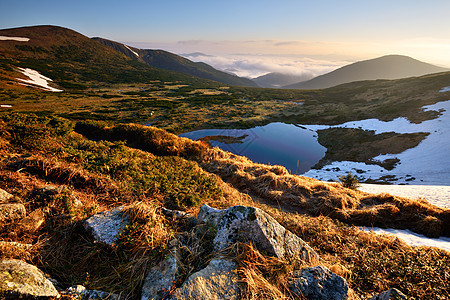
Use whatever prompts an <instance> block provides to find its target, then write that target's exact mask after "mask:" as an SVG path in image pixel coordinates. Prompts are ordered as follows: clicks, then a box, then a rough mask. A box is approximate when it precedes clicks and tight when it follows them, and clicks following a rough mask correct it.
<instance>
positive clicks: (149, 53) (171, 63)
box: [92, 37, 258, 87]
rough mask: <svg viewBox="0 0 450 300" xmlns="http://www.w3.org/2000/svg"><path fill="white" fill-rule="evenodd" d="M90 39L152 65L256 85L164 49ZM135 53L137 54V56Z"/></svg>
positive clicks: (224, 80) (229, 82)
mask: <svg viewBox="0 0 450 300" xmlns="http://www.w3.org/2000/svg"><path fill="white" fill-rule="evenodd" d="M92 39H93V40H95V41H97V42H99V43H102V44H104V45H106V46H108V47H110V48H113V49H115V50H117V51H119V52H121V53H123V54H125V55H126V56H127V57H129V58H132V59H137V60H138V61H141V62H143V63H146V64H147V65H149V66H152V67H156V68H160V69H164V70H170V71H176V72H181V73H185V74H189V75H192V76H196V77H199V78H203V79H208V80H213V81H217V82H220V83H224V84H230V85H237V86H246V87H257V86H258V85H257V84H256V83H255V82H253V81H252V80H250V79H248V78H243V77H238V76H235V75H231V74H229V73H226V72H223V71H220V70H217V69H215V68H213V67H212V66H210V65H208V64H206V63H204V62H193V61H191V60H189V59H187V58H185V57H182V56H180V55H177V54H174V53H171V52H168V51H165V50H159V49H158V50H153V49H138V48H134V47H130V46H127V45H125V44H122V43H119V42H115V41H111V40H107V39H104V38H100V37H95V38H92ZM136 54H138V56H137V55H136Z"/></svg>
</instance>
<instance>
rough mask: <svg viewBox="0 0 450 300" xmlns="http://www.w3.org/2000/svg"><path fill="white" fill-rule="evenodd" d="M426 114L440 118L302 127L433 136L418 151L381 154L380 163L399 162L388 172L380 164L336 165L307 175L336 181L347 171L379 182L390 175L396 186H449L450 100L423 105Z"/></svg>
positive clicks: (333, 164) (400, 119) (428, 137)
mask: <svg viewBox="0 0 450 300" xmlns="http://www.w3.org/2000/svg"><path fill="white" fill-rule="evenodd" d="M423 109H424V110H425V111H439V112H440V114H441V115H440V116H439V117H438V118H436V119H433V120H426V121H424V122H422V123H420V124H413V123H410V122H409V121H408V120H407V119H406V118H397V119H394V120H392V121H389V122H383V121H380V120H377V119H367V120H362V121H354V122H347V123H344V124H341V125H335V126H327V125H303V126H304V127H306V128H308V129H310V130H314V131H317V130H320V129H327V128H337V127H343V128H359V129H363V130H373V131H375V133H376V134H380V133H383V132H396V133H414V132H429V133H430V134H429V135H428V136H427V137H426V138H425V139H424V140H423V141H422V142H421V143H420V144H419V145H418V146H417V147H415V148H411V149H408V150H406V151H404V152H402V153H400V154H387V155H379V156H377V157H375V158H374V160H377V161H383V160H385V159H392V158H398V159H399V160H400V162H399V163H398V164H397V165H396V167H395V168H394V169H393V170H390V171H388V170H386V169H384V168H382V167H380V166H378V165H367V164H365V163H359V162H349V161H342V162H333V163H331V164H330V165H326V166H324V167H323V168H322V169H320V170H310V171H308V172H307V173H305V174H304V175H305V176H308V177H314V178H317V179H321V180H337V179H338V177H339V176H340V175H345V174H346V173H348V172H352V173H356V174H357V175H358V178H360V180H366V179H369V178H370V179H378V178H380V177H383V176H390V177H391V178H392V181H393V182H396V183H406V184H407V183H416V184H430V185H450V156H449V155H448V153H450V100H448V101H443V102H438V103H436V104H433V105H428V106H424V107H423Z"/></svg>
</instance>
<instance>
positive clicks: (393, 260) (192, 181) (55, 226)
mask: <svg viewBox="0 0 450 300" xmlns="http://www.w3.org/2000/svg"><path fill="white" fill-rule="evenodd" d="M0 132H1V136H0V137H1V138H0V152H1V153H0V154H1V155H2V157H3V160H2V162H1V164H0V166H1V168H0V183H1V186H2V188H4V189H6V190H7V191H8V192H10V193H12V194H14V195H15V196H17V197H20V199H22V202H23V203H24V204H25V206H26V208H27V211H29V212H41V214H43V216H44V217H43V218H44V220H45V222H44V224H43V225H42V226H40V227H38V228H33V227H32V226H26V225H25V224H21V223H17V222H14V221H9V222H3V223H1V224H0V235H1V239H2V240H5V241H17V242H22V243H32V244H33V245H34V246H33V247H32V248H31V249H28V250H22V251H17V250H14V249H12V248H8V247H7V246H4V245H0V255H1V257H2V258H11V257H13V258H22V259H24V260H26V261H29V262H32V263H34V264H36V265H37V266H38V267H40V268H42V269H43V270H45V271H46V272H47V273H49V274H51V276H52V277H53V278H56V279H57V280H58V281H59V282H60V283H61V284H63V285H64V286H70V285H73V284H84V285H86V286H87V287H88V288H93V289H102V290H106V291H110V292H117V291H125V293H124V294H122V295H123V296H124V297H126V298H129V299H138V297H139V287H140V286H141V285H142V279H143V276H145V270H146V269H147V268H149V267H151V266H154V265H156V264H157V263H158V262H159V261H160V260H161V259H163V257H164V254H165V249H167V243H168V241H169V240H170V239H171V238H172V237H173V236H174V235H175V234H178V235H179V236H181V237H183V238H185V239H188V235H187V234H188V233H187V230H188V229H189V226H191V225H189V222H183V221H176V220H174V219H171V218H167V217H164V215H163V214H162V213H161V211H160V209H159V207H160V206H165V207H169V208H175V209H182V210H185V211H188V212H190V213H192V214H195V213H196V212H197V211H198V209H199V207H200V205H202V204H204V203H208V204H209V205H211V206H213V207H218V208H224V207H228V206H230V205H236V204H244V205H252V206H256V207H260V208H262V209H264V210H265V211H267V212H268V213H269V214H271V215H272V216H273V217H275V218H276V219H277V220H278V221H279V222H280V223H281V224H282V225H283V226H286V227H287V228H288V229H289V230H291V231H292V232H294V233H296V234H297V235H299V236H300V237H301V238H302V239H304V240H305V241H306V242H308V243H309V244H310V245H311V246H312V247H313V248H314V249H315V250H316V251H318V252H319V254H320V255H321V257H322V258H323V259H324V262H323V263H324V264H325V265H326V266H328V267H329V268H331V269H332V270H333V271H334V272H336V273H338V274H339V275H341V276H343V277H345V278H346V279H347V281H348V282H349V285H350V287H351V288H353V289H354V290H355V291H356V292H357V294H358V295H359V296H361V297H363V298H364V297H368V296H370V295H374V294H375V293H378V292H381V291H384V290H386V289H387V288H390V287H396V288H399V289H401V290H402V291H403V292H405V293H407V294H408V295H409V296H412V297H416V298H420V299H436V298H437V297H438V296H442V297H444V298H445V297H448V296H449V294H448V291H449V289H448V282H449V281H448V273H449V266H450V264H449V262H450V254H449V253H448V252H445V251H441V250H438V249H430V248H420V247H414V248H413V247H409V246H407V245H405V244H404V243H402V242H401V241H400V240H398V239H395V238H390V237H385V236H377V235H375V234H373V233H367V232H362V231H359V230H358V229H357V228H355V227H353V226H350V225H348V223H352V222H356V221H355V220H359V221H358V222H359V224H366V225H369V224H374V225H376V224H377V222H379V221H381V220H385V221H387V222H388V223H386V225H390V226H391V225H394V224H395V223H396V222H397V223H396V224H397V225H399V224H403V226H406V227H409V228H411V226H412V227H415V229H416V230H419V231H420V230H423V231H429V233H431V230H437V231H440V230H445V229H448V228H450V227H449V226H448V210H442V209H439V208H437V207H434V206H432V205H430V204H428V203H427V202H426V201H412V200H409V199H404V198H399V197H393V196H389V195H378V196H375V195H370V194H366V193H362V192H357V191H352V190H348V189H345V188H343V187H340V186H338V185H333V184H326V183H322V182H319V181H317V180H313V179H309V178H304V177H301V176H293V175H289V174H288V173H287V171H286V170H285V169H284V168H282V167H278V166H265V165H259V164H254V163H252V162H250V161H248V160H247V159H245V158H243V157H237V156H234V155H230V154H229V153H225V152H223V151H221V150H218V149H211V148H209V147H207V146H206V145H205V144H202V143H199V142H192V141H190V140H188V139H184V138H179V137H177V136H175V135H172V134H170V133H167V132H166V131H164V130H161V129H156V128H153V127H144V126H138V125H133V124H130V125H120V126H114V127H105V126H104V125H103V124H101V123H98V122H81V123H76V124H75V123H74V122H72V121H69V120H67V119H63V118H58V117H38V116H35V115H24V114H7V115H3V116H2V118H1V121H0ZM80 133H81V134H80ZM90 137H95V140H92V139H90ZM108 140H109V141H108ZM137 148H140V149H142V150H138V149H137ZM214 173H215V174H214ZM225 181H226V182H229V183H226V182H225ZM48 185H52V186H54V187H60V186H64V187H65V189H62V192H61V193H47V192H45V190H44V187H47V186H48ZM247 193H249V194H251V195H252V197H250V196H249V194H247ZM255 200H257V201H255ZM119 205H127V207H128V209H129V211H130V213H131V214H132V216H133V219H134V222H133V224H134V225H133V226H132V227H131V228H128V230H127V231H126V232H125V233H124V234H123V235H122V236H121V239H120V241H119V243H118V245H117V247H115V248H108V247H104V246H102V245H100V244H95V243H92V241H91V240H89V239H86V237H85V236H84V235H83V232H82V226H81V221H82V220H83V219H84V218H86V217H88V216H90V215H92V214H94V213H95V212H99V211H102V210H105V209H107V208H112V207H116V206H119ZM36 214H37V213H36ZM325 215H326V216H325ZM414 218H416V219H414ZM417 218H419V219H420V220H419V219H417ZM339 220H343V221H345V222H346V223H342V222H341V221H339ZM408 222H410V223H408ZM420 228H422V229H420ZM412 229H414V228H412ZM199 230H204V229H200V228H199ZM444 234H445V235H447V236H449V235H450V233H449V232H446V233H444ZM150 236H151V239H150V238H148V237H150ZM200 242H202V241H200ZM203 242H207V241H206V240H205V241H203ZM232 248H233V249H236V251H237V253H238V254H239V255H238V263H239V269H238V272H239V273H240V274H246V275H245V276H243V278H242V280H243V285H244V287H245V289H243V297H244V299H252V298H258V299H273V298H274V297H275V298H280V297H281V298H284V299H291V298H289V297H290V296H289V294H287V293H286V289H285V286H286V282H285V279H286V276H287V274H288V273H289V272H291V271H292V270H293V269H295V268H297V267H299V266H297V265H292V264H290V263H289V262H286V261H281V260H276V259H273V258H270V257H268V256H265V255H264V254H263V253H259V252H258V251H257V250H255V249H253V248H251V247H248V246H245V245H243V244H237V245H235V246H234V247H232ZM195 249H196V248H189V249H188V250H189V251H191V252H186V253H190V255H191V256H189V257H191V259H192V264H193V265H198V264H200V265H201V264H202V261H203V263H204V260H205V259H207V258H205V257H202V256H201V253H200V252H195ZM249 262H251V263H249ZM67 270H71V271H70V272H67ZM193 271H195V270H193ZM185 272H189V271H185ZM180 275H182V276H185V275H186V274H184V275H183V274H180ZM263 283H264V284H263Z"/></svg>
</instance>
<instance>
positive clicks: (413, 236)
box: [360, 227, 450, 251]
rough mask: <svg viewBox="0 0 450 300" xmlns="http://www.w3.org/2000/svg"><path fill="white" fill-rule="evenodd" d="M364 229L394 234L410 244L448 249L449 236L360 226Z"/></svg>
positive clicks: (449, 246)
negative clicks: (431, 235) (432, 235)
mask: <svg viewBox="0 0 450 300" xmlns="http://www.w3.org/2000/svg"><path fill="white" fill-rule="evenodd" d="M360 228H361V229H362V230H364V231H373V232H375V233H376V234H387V235H395V236H397V237H399V238H401V239H402V240H403V241H405V242H406V243H407V244H408V245H411V246H427V247H436V248H440V249H444V250H446V251H450V238H447V237H440V238H436V239H434V238H428V237H426V236H424V235H422V234H418V233H415V232H412V231H410V230H407V229H406V230H400V229H382V228H378V227H360Z"/></svg>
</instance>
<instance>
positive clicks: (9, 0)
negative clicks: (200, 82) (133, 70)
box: [0, 0, 450, 67]
mask: <svg viewBox="0 0 450 300" xmlns="http://www.w3.org/2000/svg"><path fill="white" fill-rule="evenodd" d="M449 14H450V1H448V0H427V1H424V0H423V1H422V0H421V1H418V0H389V1H387V0H377V1H364V0H357V1H353V0H340V1H336V0H333V1H329V0H314V1H302V0H298V1H294V0H276V1H268V0H239V1H238V0H227V1H214V0H208V1H206V0H194V1H188V0H158V1H153V0H151V1H149V0H134V1H123V0H122V1H120V2H119V1H106V0H90V1H86V0H78V1H66V0H57V1H55V0H41V1H36V0H33V1H31V0H21V1H17V0H1V1H0V28H11V27H20V26H29V25H42V24H50V25H59V26H63V27H67V28H71V29H73V30H75V31H78V32H80V33H82V34H84V35H86V36H89V37H94V36H100V37H103V38H107V39H111V40H115V41H120V42H125V43H127V44H128V45H131V46H136V47H139V48H160V49H164V50H168V51H172V52H175V53H178V54H182V53H192V52H202V53H207V54H214V55H219V56H220V57H224V56H227V55H228V57H230V55H235V56H236V55H241V56H240V57H243V56H245V55H247V56H249V55H251V56H253V57H255V56H260V57H269V56H276V57H289V58H295V57H297V58H298V59H301V58H302V59H303V58H308V59H315V60H326V61H328V62H331V63H332V64H336V65H339V64H342V63H344V62H351V61H356V60H361V59H370V58H375V57H378V56H382V55H387V54H402V55H408V56H411V57H413V58H416V59H419V60H422V61H425V62H429V63H433V64H437V65H440V66H446V67H450V55H449V54H450V17H449Z"/></svg>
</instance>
